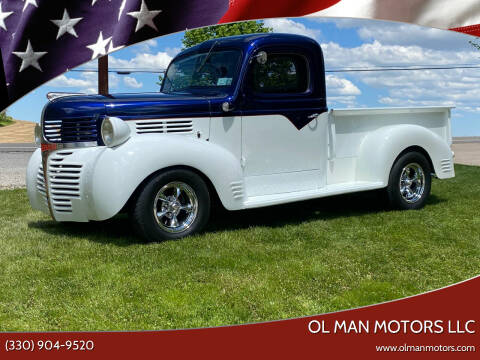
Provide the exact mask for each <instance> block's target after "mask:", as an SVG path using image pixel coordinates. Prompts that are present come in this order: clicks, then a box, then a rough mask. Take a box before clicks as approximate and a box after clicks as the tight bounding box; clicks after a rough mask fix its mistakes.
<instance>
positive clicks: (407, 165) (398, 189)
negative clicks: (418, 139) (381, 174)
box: [387, 151, 432, 210]
mask: <svg viewBox="0 0 480 360" xmlns="http://www.w3.org/2000/svg"><path fill="white" fill-rule="evenodd" d="M431 171H432V169H431V168H430V164H429V162H428V160H427V159H426V158H425V156H424V155H423V154H421V153H419V152H415V151H413V152H408V153H405V154H403V155H402V156H400V157H399V158H398V159H397V160H396V161H395V164H394V165H393V167H392V170H391V171H390V178H389V181H388V187H387V194H388V199H389V202H390V205H391V206H392V207H394V208H396V209H402V210H416V209H421V208H422V207H423V206H425V203H426V201H427V198H428V196H429V195H430V189H431V186H432V176H431Z"/></svg>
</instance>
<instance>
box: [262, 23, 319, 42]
mask: <svg viewBox="0 0 480 360" xmlns="http://www.w3.org/2000/svg"><path fill="white" fill-rule="evenodd" d="M264 23H265V26H267V27H271V28H273V31H274V32H277V33H288V34H298V35H305V36H308V37H311V38H313V39H317V38H319V37H320V35H321V31H320V30H316V29H311V28H307V27H306V26H305V25H303V24H301V23H299V22H296V21H293V20H290V19H266V20H265V21H264Z"/></svg>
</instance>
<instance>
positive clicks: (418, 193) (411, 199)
mask: <svg viewBox="0 0 480 360" xmlns="http://www.w3.org/2000/svg"><path fill="white" fill-rule="evenodd" d="M424 191H425V173H424V171H423V169H422V167H421V166H420V165H419V164H417V163H410V164H408V165H406V166H405V167H404V168H403V169H402V173H401V175H400V194H401V195H402V198H403V199H404V200H405V201H406V202H407V203H410V204H411V203H415V202H417V201H418V200H419V199H421V197H422V195H423V193H424Z"/></svg>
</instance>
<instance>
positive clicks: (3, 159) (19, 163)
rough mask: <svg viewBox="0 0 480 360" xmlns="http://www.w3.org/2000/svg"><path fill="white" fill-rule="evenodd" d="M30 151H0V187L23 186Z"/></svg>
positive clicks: (12, 187)
mask: <svg viewBox="0 0 480 360" xmlns="http://www.w3.org/2000/svg"><path fill="white" fill-rule="evenodd" d="M31 155H32V153H31V152H0V189H14V188H19V187H25V173H26V171H27V164H28V160H29V159H30V156H31Z"/></svg>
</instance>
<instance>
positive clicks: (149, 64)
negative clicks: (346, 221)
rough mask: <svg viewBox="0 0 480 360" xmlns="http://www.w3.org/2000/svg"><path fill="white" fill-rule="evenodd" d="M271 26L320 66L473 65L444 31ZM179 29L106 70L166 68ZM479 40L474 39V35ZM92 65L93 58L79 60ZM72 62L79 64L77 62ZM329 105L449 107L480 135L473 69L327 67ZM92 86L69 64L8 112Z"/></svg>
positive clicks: (473, 53) (363, 23)
mask: <svg viewBox="0 0 480 360" xmlns="http://www.w3.org/2000/svg"><path fill="white" fill-rule="evenodd" d="M265 24H266V25H267V26H269V27H271V28H273V30H274V32H288V33H296V34H302V35H306V36H309V37H312V38H314V39H315V40H317V41H318V42H319V43H320V44H321V46H322V49H323V54H324V57H325V67H326V69H327V70H345V69H358V68H364V69H365V68H372V67H374V68H382V67H387V68H388V67H390V68H391V67H395V68H398V67H412V66H422V67H431V66H434V67H435V66H437V67H438V66H443V67H444V66H447V67H449V66H459V65H465V64H468V65H472V64H474V65H478V66H479V67H480V51H479V50H477V49H475V48H474V47H473V46H472V45H471V44H470V43H469V40H473V41H476V40H477V39H475V38H473V37H471V36H468V35H463V34H459V33H455V32H451V31H447V30H438V29H433V28H426V27H421V26H416V25H411V24H402V23H393V22H384V21H378V20H360V19H333V18H331V19H328V18H316V17H307V18H288V19H286V18H285V19H282V18H281V19H268V20H265ZM182 38H183V33H176V34H171V35H166V36H162V37H159V38H156V39H152V40H148V41H146V42H143V43H140V44H137V45H133V46H130V47H127V48H124V49H121V50H119V51H117V52H115V53H112V54H111V55H110V56H109V65H110V69H135V70H148V71H158V70H161V69H165V68H166V67H167V66H168V63H169V62H170V61H171V59H172V58H173V57H174V56H175V55H176V54H178V53H179V52H180V50H181V48H182V43H181V39H182ZM478 42H479V43H480V40H479V41H478ZM79 68H81V69H96V68H97V62H96V60H95V61H93V62H90V63H87V64H84V65H82V66H80V67H79ZM77 69H78V68H77ZM157 82H158V74H155V73H131V74H126V75H119V74H116V73H111V74H110V92H111V93H118V92H129V93H132V92H157V91H158V90H159V86H158V84H157ZM326 84H327V99H328V106H329V107H330V108H363V107H391V106H394V107H398V106H407V107H410V106H411V107H413V106H454V107H455V109H454V110H453V111H452V133H453V136H480V116H479V114H480V103H479V100H480V68H478V69H448V70H445V69H442V70H439V69H434V70H416V71H412V70H408V71H379V72H334V73H327V74H326ZM52 91H53V92H54V91H61V92H81V93H96V92H97V73H94V72H73V71H70V72H68V73H66V74H64V75H60V76H59V77H57V78H56V79H54V80H52V81H50V82H48V83H47V84H45V85H43V86H41V87H39V88H37V89H36V90H34V91H32V92H31V93H30V94H28V95H26V96H25V97H23V98H22V99H20V100H19V101H17V102H16V103H15V104H13V105H11V106H10V107H9V108H8V110H7V112H8V114H9V115H11V116H13V117H14V118H16V119H20V120H29V121H34V122H39V121H40V116H41V112H42V108H43V106H44V105H45V103H46V101H47V99H46V97H45V95H46V94H47V93H48V92H52Z"/></svg>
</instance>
